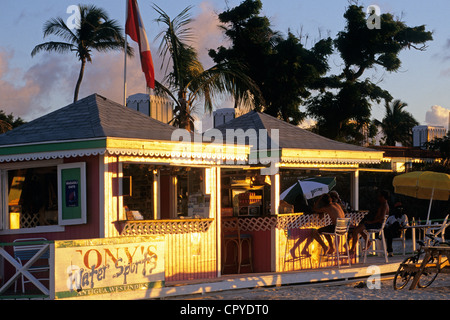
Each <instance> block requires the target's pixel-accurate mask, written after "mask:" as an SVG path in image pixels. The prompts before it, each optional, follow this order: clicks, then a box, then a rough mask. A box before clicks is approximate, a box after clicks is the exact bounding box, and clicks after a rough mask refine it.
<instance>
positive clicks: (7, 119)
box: [0, 110, 25, 134]
mask: <svg viewBox="0 0 450 320" xmlns="http://www.w3.org/2000/svg"><path fill="white" fill-rule="evenodd" d="M22 124H25V121H24V120H23V119H21V118H20V117H17V118H15V119H14V116H13V114H12V113H11V114H9V115H6V114H5V112H4V111H3V110H0V134H2V133H5V132H7V131H9V130H12V129H14V128H17V127H19V126H21V125H22Z"/></svg>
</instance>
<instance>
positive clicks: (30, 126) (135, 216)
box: [0, 94, 382, 299]
mask: <svg viewBox="0 0 450 320" xmlns="http://www.w3.org/2000/svg"><path fill="white" fill-rule="evenodd" d="M248 128H253V129H257V131H258V132H259V129H266V130H268V132H269V133H271V132H275V131H271V130H273V129H276V130H278V137H279V139H278V140H276V139H269V140H267V141H270V142H268V144H267V145H265V147H262V146H261V145H258V147H257V148H256V149H255V148H254V145H253V144H250V143H249V141H248V140H244V141H238V140H239V139H237V140H236V141H234V142H233V143H213V142H212V140H211V139H210V137H211V136H212V135H211V134H210V133H205V135H206V136H208V139H205V135H204V136H203V137H202V136H201V135H194V134H186V133H185V132H183V131H182V130H181V131H180V130H177V129H176V128H174V127H172V126H170V125H167V124H164V123H162V122H159V121H157V120H154V119H152V118H150V117H148V116H146V115H143V114H142V113H139V112H136V111H134V110H130V109H128V108H126V107H124V106H122V105H120V104H117V103H115V102H113V101H110V100H108V99H106V98H104V97H102V96H100V95H97V94H94V95H91V96H88V97H86V98H84V99H81V100H79V101H77V102H75V103H73V104H70V105H68V106H66V107H64V108H61V109H58V110H56V111H54V112H52V113H50V114H47V115H45V116H43V117H41V118H38V119H36V120H34V121H31V122H29V123H27V124H25V125H23V126H21V127H19V128H16V129H14V130H12V131H10V132H7V133H6V134H3V135H1V136H0V199H1V201H0V204H1V206H0V243H1V245H0V259H1V261H0V278H1V280H0V281H1V282H0V296H2V295H6V294H11V291H12V290H13V288H14V287H16V286H15V284H19V285H22V289H20V288H19V289H15V290H14V291H20V292H22V293H23V292H32V290H33V289H36V287H37V288H38V289H39V293H40V294H42V293H43V294H44V295H45V296H47V297H49V298H51V299H63V298H94V299H95V298H99V297H103V298H105V297H106V298H121V297H127V298H145V297H150V296H152V294H151V292H152V291H155V290H156V289H157V288H161V287H164V286H168V285H171V284H177V283H178V284H179V283H183V282H185V281H190V280H201V279H213V278H218V277H221V276H222V274H224V273H227V270H225V266H227V265H228V262H229V261H230V259H229V258H230V257H229V255H230V256H231V261H232V262H233V257H236V255H235V252H236V251H234V249H233V250H231V249H230V250H228V251H227V255H224V252H225V251H226V250H224V249H225V248H224V242H225V239H226V238H227V237H228V236H229V235H227V234H225V232H224V231H226V230H229V229H232V228H235V229H236V228H237V227H238V228H239V229H238V232H242V234H243V237H242V238H245V237H249V238H251V241H248V244H249V245H248V246H247V247H246V248H247V249H244V250H243V251H245V252H243V256H245V259H246V261H249V262H250V263H248V264H247V265H243V266H242V269H241V268H239V266H237V267H238V268H237V269H231V270H232V271H229V272H267V271H269V272H280V271H285V270H286V271H287V270H298V269H304V268H316V267H320V264H318V263H317V261H315V260H314V259H312V258H308V259H306V260H308V261H307V262H302V261H300V262H295V261H293V259H291V260H289V259H287V258H286V257H287V256H288V255H287V251H288V250H289V248H290V247H288V246H292V245H291V244H289V241H290V240H291V238H295V237H297V239H298V238H301V237H305V238H307V237H308V232H307V231H306V230H307V229H308V228H316V227H318V226H320V225H323V224H324V223H327V220H326V219H322V220H319V219H318V217H316V216H314V215H303V214H302V213H295V212H293V211H290V210H286V211H283V208H284V207H283V206H282V205H281V206H280V198H279V197H280V193H281V191H282V190H281V182H280V181H281V178H280V176H282V175H283V172H284V170H291V169H295V170H303V171H305V172H306V171H307V172H311V170H315V171H317V172H319V173H323V172H325V171H327V170H338V171H339V170H346V171H348V172H350V173H351V181H350V182H349V183H351V185H352V204H353V209H355V210H356V212H354V215H353V216H352V217H353V219H354V222H355V223H357V222H358V221H359V220H360V219H361V217H362V215H361V212H360V211H358V209H359V208H358V201H357V199H358V193H357V192H358V172H359V171H358V170H359V165H360V164H371V163H376V162H379V161H380V160H381V158H382V152H379V151H374V150H371V149H366V148H360V147H356V146H352V145H347V144H344V143H338V142H334V141H332V140H329V139H325V138H322V137H320V136H317V135H315V134H313V133H310V132H308V131H305V130H302V129H300V128H297V127H295V126H292V125H289V124H285V123H284V122H282V121H279V120H277V119H275V118H273V117H270V116H268V115H265V114H261V113H257V112H250V113H249V114H246V115H244V116H241V117H239V118H237V119H235V120H233V121H231V122H228V123H226V124H224V125H223V126H222V127H219V128H217V131H215V133H216V134H217V133H218V132H222V131H221V130H224V131H223V132H226V129H228V130H237V129H243V130H247V129H248ZM258 138H259V137H258ZM272 138H273V137H272ZM272 141H275V142H276V144H272ZM216 142H217V141H216ZM268 149H270V150H271V152H272V153H270V156H269V158H270V159H272V160H273V161H272V160H271V162H270V161H269V162H267V161H265V160H266V159H263V158H262V157H261V154H262V151H267V150H268ZM252 152H253V153H252ZM254 152H257V153H258V155H257V157H256V158H253V156H254ZM253 159H256V161H253ZM261 159H263V160H264V161H261ZM251 160H252V161H251ZM271 167H272V169H273V168H276V169H277V170H276V172H273V171H271ZM264 170H265V171H264ZM245 203H247V205H244V204H245ZM286 212H287V213H286ZM224 217H230V218H233V219H229V220H228V221H226V222H225V220H226V219H225V218H224ZM236 230H237V229H236ZM302 230H303V231H302ZM244 234H246V235H245V236H244ZM299 234H301V236H298V235H299ZM292 235H294V236H292ZM20 240H22V241H25V243H18V242H20ZM37 243H38V244H39V245H42V246H43V247H42V248H41V247H40V246H38V245H37ZM36 246H37V248H38V249H39V250H35V251H36V252H34V251H33V254H32V255H31V258H32V259H34V260H35V261H38V260H42V259H43V258H45V259H47V260H48V261H49V262H48V264H49V268H48V270H47V271H46V272H47V280H44V282H42V281H39V280H38V278H37V276H36V277H34V276H33V274H32V273H31V271H32V267H31V265H32V263H29V264H25V263H24V264H20V263H18V262H17V261H18V259H17V255H18V252H19V251H20V250H17V248H24V249H26V248H28V249H30V250H29V251H32V250H31V249H33V248H36ZM22 251H26V250H22ZM311 251H314V252H316V251H317V250H311ZM46 252H47V254H46ZM33 257H34V258H33ZM313 257H314V255H313ZM291 258H292V257H291ZM28 259H30V257H29V258H28ZM35 261H33V263H34V262H35ZM236 261H238V260H234V262H233V264H235V265H236ZM289 261H291V262H289ZM330 263H331V264H334V263H335V262H330ZM44 273H45V271H44ZM94 275H95V277H94ZM26 279H29V280H31V282H32V283H31V284H27V285H25V286H23V283H24V280H26ZM94 279H95V281H94ZM46 281H47V282H46ZM42 283H45V285H42Z"/></svg>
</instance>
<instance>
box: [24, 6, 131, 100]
mask: <svg viewBox="0 0 450 320" xmlns="http://www.w3.org/2000/svg"><path fill="white" fill-rule="evenodd" d="M79 9H80V21H79V25H78V27H77V28H76V29H75V30H74V31H72V30H71V29H70V28H69V27H68V26H67V25H66V23H65V22H64V20H63V19H62V18H60V17H58V18H53V19H50V20H48V21H47V22H46V23H45V24H44V38H45V37H47V36H50V35H55V36H58V37H60V38H61V39H62V40H63V42H56V41H50V42H45V43H41V44H39V45H37V46H35V47H34V49H33V51H31V56H32V57H33V56H34V55H36V54H37V53H38V52H40V51H55V52H58V53H67V52H75V54H76V55H77V57H78V60H79V61H80V62H81V67H80V73H79V75H78V80H77V83H76V86H75V93H74V98H73V101H74V102H76V101H77V100H78V92H79V90H80V85H81V81H82V80H83V74H84V69H85V66H86V62H91V63H92V50H96V51H101V52H107V51H111V50H123V49H124V47H125V38H124V36H123V35H122V34H123V29H122V28H121V27H120V25H119V23H118V22H117V21H116V20H111V19H109V17H108V15H107V13H106V12H105V11H104V10H103V9H101V8H98V7H96V6H93V5H89V6H85V5H79ZM127 54H128V55H130V56H132V55H133V50H132V48H131V47H129V46H127Z"/></svg>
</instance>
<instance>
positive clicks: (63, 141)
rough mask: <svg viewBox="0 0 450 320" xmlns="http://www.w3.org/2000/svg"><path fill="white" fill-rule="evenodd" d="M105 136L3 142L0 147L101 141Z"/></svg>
mask: <svg viewBox="0 0 450 320" xmlns="http://www.w3.org/2000/svg"><path fill="white" fill-rule="evenodd" d="M105 139H106V137H98V138H91V139H69V140H52V141H38V142H25V143H17V144H16V143H14V144H5V145H2V146H0V148H13V147H23V146H37V145H42V144H56V143H66V142H86V141H101V140H105Z"/></svg>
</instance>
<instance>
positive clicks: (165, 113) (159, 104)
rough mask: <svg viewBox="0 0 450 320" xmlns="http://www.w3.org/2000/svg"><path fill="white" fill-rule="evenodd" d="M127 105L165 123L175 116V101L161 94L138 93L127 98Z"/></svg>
mask: <svg viewBox="0 0 450 320" xmlns="http://www.w3.org/2000/svg"><path fill="white" fill-rule="evenodd" d="M127 107H128V108H130V109H133V110H136V111H139V112H141V113H143V114H146V115H147V116H149V117H152V118H153V119H156V120H159V121H161V122H164V123H168V122H169V121H170V120H172V118H173V101H171V100H169V99H166V98H164V97H160V96H155V95H148V94H145V93H136V94H133V95H131V96H129V97H128V98H127Z"/></svg>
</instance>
